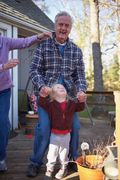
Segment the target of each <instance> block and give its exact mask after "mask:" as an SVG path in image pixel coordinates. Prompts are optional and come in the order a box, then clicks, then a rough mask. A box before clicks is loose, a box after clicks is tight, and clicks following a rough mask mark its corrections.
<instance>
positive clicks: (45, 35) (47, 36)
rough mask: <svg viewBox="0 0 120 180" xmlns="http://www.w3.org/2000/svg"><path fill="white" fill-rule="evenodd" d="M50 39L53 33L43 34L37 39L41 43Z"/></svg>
mask: <svg viewBox="0 0 120 180" xmlns="http://www.w3.org/2000/svg"><path fill="white" fill-rule="evenodd" d="M49 37H52V33H51V32H43V33H42V34H38V36H37V39H38V40H39V41H42V40H45V39H47V38H49Z"/></svg>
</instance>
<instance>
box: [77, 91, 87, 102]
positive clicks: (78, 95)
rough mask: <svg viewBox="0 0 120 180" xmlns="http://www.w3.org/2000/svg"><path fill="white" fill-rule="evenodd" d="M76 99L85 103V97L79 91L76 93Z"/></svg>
mask: <svg viewBox="0 0 120 180" xmlns="http://www.w3.org/2000/svg"><path fill="white" fill-rule="evenodd" d="M77 98H78V100H79V101H80V102H86V99H87V95H86V94H85V93H84V92H83V91H80V92H78V93H77Z"/></svg>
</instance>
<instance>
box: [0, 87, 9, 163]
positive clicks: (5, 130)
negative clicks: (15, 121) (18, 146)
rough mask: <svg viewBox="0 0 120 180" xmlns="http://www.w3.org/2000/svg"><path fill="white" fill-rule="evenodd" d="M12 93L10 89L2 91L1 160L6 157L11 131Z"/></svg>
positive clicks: (0, 101)
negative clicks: (10, 110)
mask: <svg viewBox="0 0 120 180" xmlns="http://www.w3.org/2000/svg"><path fill="white" fill-rule="evenodd" d="M10 95H11V90H10V89H6V90H3V91H0V161H2V160H4V159H5V158H6V148H7V144H8V138H9V132H10V122H9V109H10Z"/></svg>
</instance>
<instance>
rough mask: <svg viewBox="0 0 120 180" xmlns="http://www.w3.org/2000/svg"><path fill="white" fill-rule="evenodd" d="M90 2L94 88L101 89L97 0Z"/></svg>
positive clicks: (90, 0)
mask: <svg viewBox="0 0 120 180" xmlns="http://www.w3.org/2000/svg"><path fill="white" fill-rule="evenodd" d="M89 2H90V22H91V26H90V27H91V43H92V54H93V67H94V90H95V91H102V90H103V78H102V60H101V48H100V32H99V4H98V0H89Z"/></svg>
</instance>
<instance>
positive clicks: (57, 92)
mask: <svg viewBox="0 0 120 180" xmlns="http://www.w3.org/2000/svg"><path fill="white" fill-rule="evenodd" d="M53 93H54V98H56V97H60V98H61V97H63V98H66V96H67V92H66V89H65V88H64V86H63V85H61V84H56V85H54V87H53Z"/></svg>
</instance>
